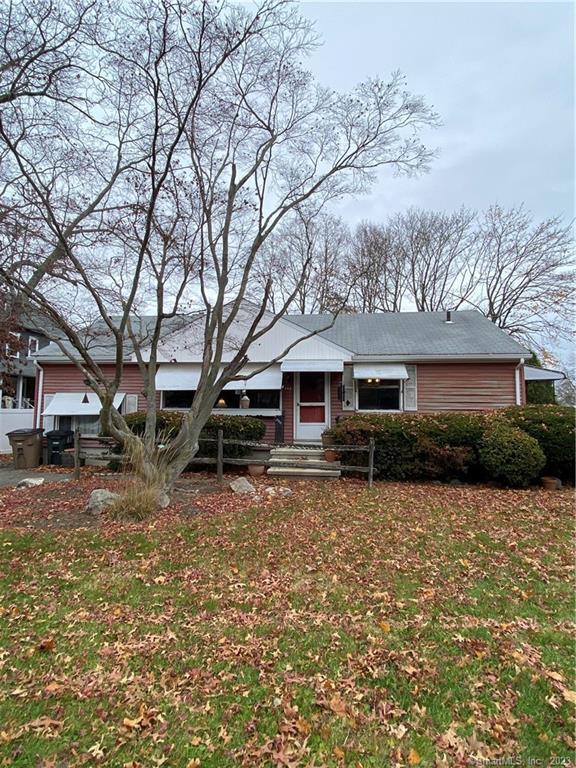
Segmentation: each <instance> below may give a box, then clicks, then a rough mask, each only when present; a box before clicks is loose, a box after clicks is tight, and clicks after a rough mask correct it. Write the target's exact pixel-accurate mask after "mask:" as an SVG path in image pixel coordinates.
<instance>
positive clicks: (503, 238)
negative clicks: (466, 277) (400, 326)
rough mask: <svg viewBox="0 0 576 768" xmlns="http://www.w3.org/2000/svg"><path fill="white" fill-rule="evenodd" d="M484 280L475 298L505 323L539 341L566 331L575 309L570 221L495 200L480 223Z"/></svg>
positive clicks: (508, 328)
mask: <svg viewBox="0 0 576 768" xmlns="http://www.w3.org/2000/svg"><path fill="white" fill-rule="evenodd" d="M477 259H478V261H477V263H478V270H477V274H478V276H479V283H478V288H477V298H476V300H475V301H474V302H473V303H474V304H475V306H477V307H478V308H479V309H480V310H481V311H482V312H483V313H484V314H485V315H486V317H489V318H490V320H492V322H494V323H496V325H498V326H499V327H500V328H503V329H504V330H506V331H508V332H510V333H513V334H515V335H517V336H522V337H524V338H526V339H527V340H532V341H534V340H535V339H536V340H537V341H536V343H537V346H539V347H540V346H541V339H540V340H538V337H539V336H540V335H542V334H544V335H546V336H552V337H554V336H556V335H562V336H566V335H567V334H568V333H569V331H570V324H571V320H572V319H573V311H574V252H573V239H572V233H571V226H565V225H563V224H562V222H561V220H560V219H559V218H551V219H545V220H544V221H540V222H534V221H533V219H532V217H531V216H530V214H529V213H528V212H527V211H526V210H524V208H522V207H520V208H510V209H508V210H506V209H504V208H502V207H501V206H499V205H493V206H492V207H490V208H489V209H488V210H487V211H486V213H485V214H484V215H483V216H482V218H481V220H480V222H479V226H478V256H477Z"/></svg>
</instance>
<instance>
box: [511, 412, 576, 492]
mask: <svg viewBox="0 0 576 768" xmlns="http://www.w3.org/2000/svg"><path fill="white" fill-rule="evenodd" d="M574 415H575V411H574V408H572V407H570V406H562V405H524V406H517V407H514V408H507V409H506V410H505V411H503V412H502V416H503V417H504V418H505V419H507V420H508V422H509V423H511V424H513V425H514V426H515V427H518V428H519V429H522V430H523V431H524V432H527V433H528V434H529V435H531V437H533V438H535V439H536V440H537V441H538V444H539V445H540V448H541V449H542V451H543V452H544V455H545V457H546V465H545V467H544V473H545V474H547V475H553V476H555V477H560V478H561V479H562V480H568V481H570V482H574V463H575V450H574V432H575V430H574Z"/></svg>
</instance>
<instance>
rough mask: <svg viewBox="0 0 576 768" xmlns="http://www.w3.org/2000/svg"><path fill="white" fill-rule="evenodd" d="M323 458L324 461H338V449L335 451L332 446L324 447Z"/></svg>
mask: <svg viewBox="0 0 576 768" xmlns="http://www.w3.org/2000/svg"><path fill="white" fill-rule="evenodd" d="M324 458H325V459H326V461H330V462H332V461H339V460H340V454H339V453H338V451H335V450H334V448H326V449H325V451H324Z"/></svg>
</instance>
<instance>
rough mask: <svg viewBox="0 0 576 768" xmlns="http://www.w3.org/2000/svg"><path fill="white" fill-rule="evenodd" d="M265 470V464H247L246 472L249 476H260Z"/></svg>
mask: <svg viewBox="0 0 576 768" xmlns="http://www.w3.org/2000/svg"><path fill="white" fill-rule="evenodd" d="M265 472H266V465H265V464H248V474H249V475H250V477H261V476H262V475H263V474H264V473H265Z"/></svg>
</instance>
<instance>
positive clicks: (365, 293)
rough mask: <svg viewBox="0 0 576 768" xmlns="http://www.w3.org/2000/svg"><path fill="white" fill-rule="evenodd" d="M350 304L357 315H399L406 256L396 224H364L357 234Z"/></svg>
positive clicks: (405, 276) (404, 287)
mask: <svg viewBox="0 0 576 768" xmlns="http://www.w3.org/2000/svg"><path fill="white" fill-rule="evenodd" d="M349 272H350V275H351V281H352V292H351V297H350V303H351V304H352V306H353V308H354V310H355V311H356V312H400V310H401V308H402V301H403V299H404V297H405V294H406V288H407V274H406V262H405V253H404V251H403V249H402V248H401V247H400V242H399V232H398V227H397V222H396V221H395V220H393V221H391V222H389V223H387V224H372V223H370V222H367V221H365V222H362V224H360V225H359V226H358V227H357V229H356V232H355V234H354V248H353V258H352V261H351V264H350V269H349Z"/></svg>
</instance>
